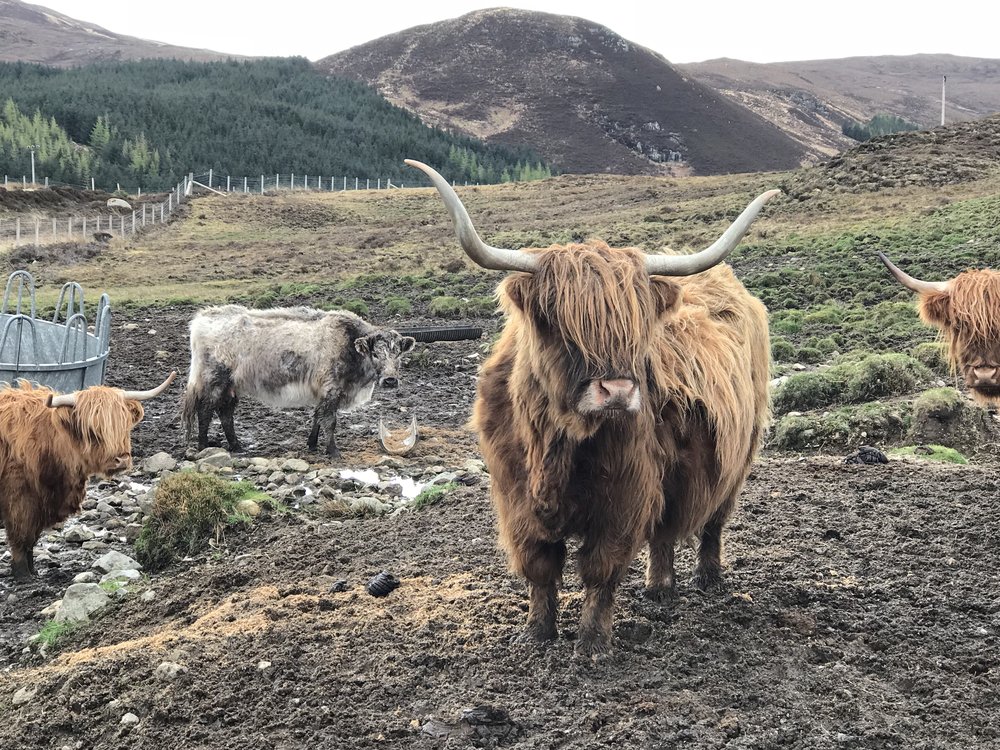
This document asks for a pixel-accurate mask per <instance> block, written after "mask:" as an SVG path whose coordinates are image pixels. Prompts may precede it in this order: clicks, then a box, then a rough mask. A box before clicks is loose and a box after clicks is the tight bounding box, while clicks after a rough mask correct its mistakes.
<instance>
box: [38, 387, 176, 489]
mask: <svg viewBox="0 0 1000 750" xmlns="http://www.w3.org/2000/svg"><path fill="white" fill-rule="evenodd" d="M176 377H177V373H176V372H171V373H170V375H169V376H168V377H167V379H166V380H164V381H163V383H161V384H160V385H158V386H157V387H156V388H153V389H152V390H148V391H125V390H122V389H120V388H108V387H106V386H91V387H90V388H85V389H84V390H81V391H75V392H73V393H67V394H65V395H59V396H56V395H51V396H49V402H48V405H49V407H51V408H52V409H55V410H57V411H64V412H66V413H65V414H64V415H62V416H63V418H64V419H66V420H67V421H68V422H69V424H70V425H71V426H72V429H73V432H74V433H75V434H76V435H78V436H79V439H80V441H81V453H82V455H83V456H84V457H85V460H86V461H87V463H88V464H89V466H88V469H89V472H90V473H93V474H100V475H103V476H111V475H113V474H117V473H118V472H121V471H128V470H129V469H131V468H132V428H134V427H135V426H136V425H137V424H139V422H140V421H142V418H143V416H144V414H145V412H144V410H143V407H142V403H141V402H142V401H147V400H149V399H151V398H155V397H156V396H159V395H160V394H161V393H163V392H164V391H165V390H166V389H167V387H168V386H169V385H170V384H171V383H172V382H173V381H174V378H176Z"/></svg>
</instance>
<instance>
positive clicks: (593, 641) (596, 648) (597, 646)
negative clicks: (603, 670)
mask: <svg viewBox="0 0 1000 750" xmlns="http://www.w3.org/2000/svg"><path fill="white" fill-rule="evenodd" d="M573 653H575V654H576V655H577V656H582V657H583V658H585V659H590V660H591V661H593V662H598V661H601V660H603V659H606V658H607V657H608V656H609V655H610V654H611V636H609V635H604V634H599V633H590V634H582V635H581V636H580V640H578V641H577V642H576V646H575V647H574V648H573Z"/></svg>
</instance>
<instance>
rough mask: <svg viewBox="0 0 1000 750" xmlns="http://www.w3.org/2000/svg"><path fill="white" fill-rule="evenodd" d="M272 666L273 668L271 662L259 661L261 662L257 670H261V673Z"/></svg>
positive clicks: (258, 663)
mask: <svg viewBox="0 0 1000 750" xmlns="http://www.w3.org/2000/svg"><path fill="white" fill-rule="evenodd" d="M270 666H271V662H269V661H259V662H257V669H259V670H260V671H261V672H263V671H264V670H265V669H267V668H269V667H270Z"/></svg>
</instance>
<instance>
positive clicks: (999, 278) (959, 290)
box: [879, 253, 1000, 402]
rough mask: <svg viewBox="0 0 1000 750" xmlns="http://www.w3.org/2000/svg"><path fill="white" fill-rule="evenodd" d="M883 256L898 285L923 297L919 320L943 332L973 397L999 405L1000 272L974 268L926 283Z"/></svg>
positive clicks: (957, 368)
mask: <svg viewBox="0 0 1000 750" xmlns="http://www.w3.org/2000/svg"><path fill="white" fill-rule="evenodd" d="M879 258H880V259H881V261H882V262H883V263H884V264H885V266H886V268H888V269H889V272H890V273H891V274H892V275H893V276H894V277H895V278H896V280H897V281H899V283H901V284H902V285H903V286H905V287H906V288H907V289H910V290H912V291H914V292H916V293H917V294H919V295H920V297H919V300H918V303H917V305H918V310H919V312H920V318H921V319H922V320H923V321H924V322H925V323H927V324H929V325H932V326H935V327H936V328H938V329H939V330H940V331H941V334H942V337H943V338H944V339H945V342H946V343H947V345H948V357H949V359H950V361H951V366H952V368H953V369H954V370H955V371H956V372H958V373H960V374H961V376H962V379H963V380H964V381H965V384H966V386H968V388H969V390H970V391H971V392H972V395H973V396H974V397H975V398H976V399H978V400H979V401H983V402H990V401H1000V317H998V316H997V314H996V305H997V304H998V303H1000V272H997V271H991V270H970V271H964V272H962V273H960V274H959V275H958V276H956V277H955V278H953V279H950V280H948V281H922V280H921V279H916V278H914V277H912V276H910V275H909V274H907V273H905V272H904V271H902V270H900V269H899V268H898V267H896V265H895V264H894V263H893V262H892V261H891V260H889V259H888V258H887V257H886V256H885V255H884V254H882V253H879Z"/></svg>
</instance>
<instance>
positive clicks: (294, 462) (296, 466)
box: [281, 458, 309, 474]
mask: <svg viewBox="0 0 1000 750" xmlns="http://www.w3.org/2000/svg"><path fill="white" fill-rule="evenodd" d="M281 468H282V469H284V470H285V471H291V472H298V473H299V474H304V473H306V472H307V471H309V462H308V461H303V460H302V459H301V458H290V459H288V460H287V461H285V463H283V464H282V465H281Z"/></svg>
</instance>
